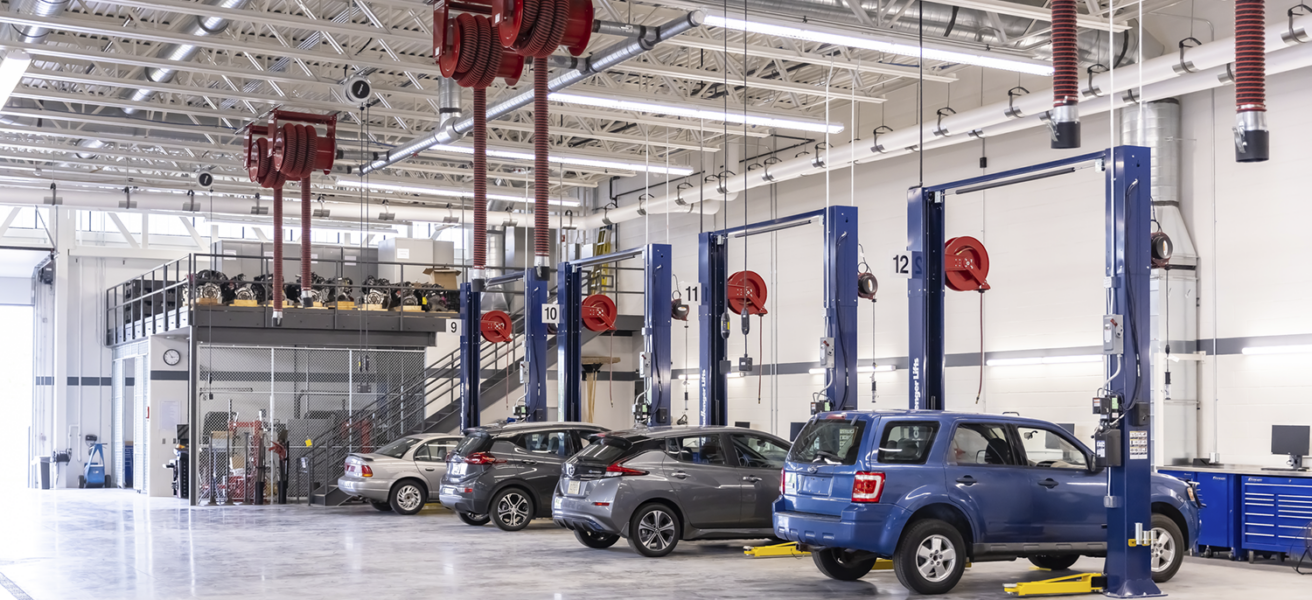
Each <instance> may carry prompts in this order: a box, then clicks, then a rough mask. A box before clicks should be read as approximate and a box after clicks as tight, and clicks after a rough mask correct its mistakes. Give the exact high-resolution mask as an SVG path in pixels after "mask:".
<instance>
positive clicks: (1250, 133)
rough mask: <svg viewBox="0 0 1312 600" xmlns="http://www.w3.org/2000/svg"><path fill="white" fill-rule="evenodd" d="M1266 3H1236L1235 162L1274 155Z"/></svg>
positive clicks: (1242, 0) (1253, 0) (1260, 0)
mask: <svg viewBox="0 0 1312 600" xmlns="http://www.w3.org/2000/svg"><path fill="white" fill-rule="evenodd" d="M1265 30H1266V3H1265V0H1235V64H1234V76H1235V109H1236V112H1235V160H1236V161H1238V162H1261V161H1264V160H1266V159H1267V158H1268V157H1269V156H1270V132H1269V131H1268V130H1267V126H1266V39H1265V38H1266V31H1265Z"/></svg>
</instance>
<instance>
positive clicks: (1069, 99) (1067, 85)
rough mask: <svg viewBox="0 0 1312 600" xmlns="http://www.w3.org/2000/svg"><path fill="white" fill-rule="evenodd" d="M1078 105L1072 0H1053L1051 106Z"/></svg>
mask: <svg viewBox="0 0 1312 600" xmlns="http://www.w3.org/2000/svg"><path fill="white" fill-rule="evenodd" d="M1079 103H1080V75H1079V55H1078V53H1077V48H1076V42H1075V0H1052V106H1053V108H1057V107H1061V106H1074V105H1076V104H1079Z"/></svg>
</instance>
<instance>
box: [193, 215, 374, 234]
mask: <svg viewBox="0 0 1312 600" xmlns="http://www.w3.org/2000/svg"><path fill="white" fill-rule="evenodd" d="M205 222H206V223H213V224H215V225H237V226H239V227H273V220H272V219H243V218H241V217H234V216H225V217H216V218H213V219H206V220H205ZM282 228H283V229H291V230H297V231H299V230H300V228H301V221H300V219H289V218H285V217H284V218H283V220H282ZM310 229H311V230H313V231H345V232H358V231H360V230H362V229H363V230H364V231H366V232H371V233H396V229H395V228H394V227H393V226H391V225H382V224H379V223H369V224H367V225H366V224H362V223H360V222H351V221H329V220H319V219H312V220H311V221H310Z"/></svg>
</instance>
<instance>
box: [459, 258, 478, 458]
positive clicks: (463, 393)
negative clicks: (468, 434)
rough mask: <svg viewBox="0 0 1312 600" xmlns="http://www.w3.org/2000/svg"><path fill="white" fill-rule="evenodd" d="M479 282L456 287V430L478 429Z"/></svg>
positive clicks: (474, 281)
mask: <svg viewBox="0 0 1312 600" xmlns="http://www.w3.org/2000/svg"><path fill="white" fill-rule="evenodd" d="M482 298H483V280H481V279H475V280H473V281H467V282H465V283H462V284H460V431H462V432H463V431H465V430H466V429H469V428H470V427H478V425H479V410H478V406H479V405H478V400H479V399H478V392H479V386H480V385H481V384H482V382H483V378H482V373H481V372H480V369H479V367H480V365H482V364H483V357H482V347H481V346H480V344H481V343H482V332H481V329H480V327H479V326H480V324H481V321H482V317H483V306H482V304H483V303H482Z"/></svg>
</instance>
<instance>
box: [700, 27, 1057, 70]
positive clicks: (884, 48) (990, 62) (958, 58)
mask: <svg viewBox="0 0 1312 600" xmlns="http://www.w3.org/2000/svg"><path fill="white" fill-rule="evenodd" d="M706 26H707V27H722V28H724V29H732V30H734V31H745V32H747V33H757V34H761V35H773V36H776V37H786V38H793V39H797V40H804V41H808V42H818V43H821V44H833V45H835V46H847V47H849V48H863V49H866V50H874V51H876V52H886V53H888V54H897V55H900V56H915V57H919V56H920V55H921V52H922V50H921V48H920V47H919V46H913V45H911V44H899V43H896V42H886V41H883V40H876V39H872V38H867V37H859V36H856V35H842V34H837V33H828V32H824V31H817V30H815V29H803V28H801V27H793V26H789V25H776V24H773V23H762V22H760V21H744V20H742V19H735V18H732V17H723V16H720V15H706ZM923 52H924V56H925V58H926V59H928V60H939V61H944V62H951V63H960V64H966V65H975V66H977V67H988V68H991V69H1002V70H1004V71H1015V72H1018V73H1029V74H1031V75H1045V76H1050V75H1052V66H1051V65H1044V64H1039V63H1034V62H1027V61H1023V60H1014V59H1010V58H1000V57H997V56H985V55H981V54H971V53H969V52H959V51H955V50H944V49H941V48H925V49H924V50H923Z"/></svg>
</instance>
